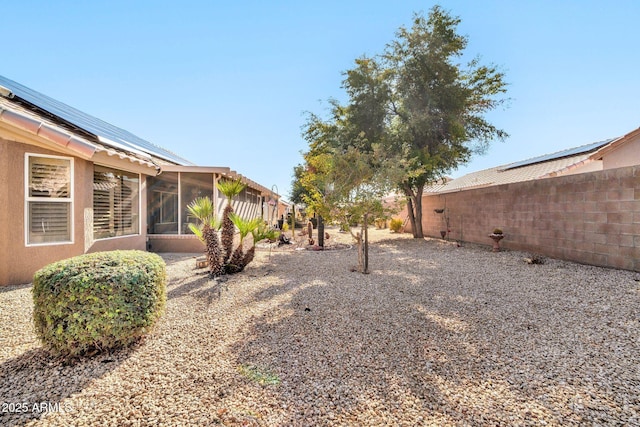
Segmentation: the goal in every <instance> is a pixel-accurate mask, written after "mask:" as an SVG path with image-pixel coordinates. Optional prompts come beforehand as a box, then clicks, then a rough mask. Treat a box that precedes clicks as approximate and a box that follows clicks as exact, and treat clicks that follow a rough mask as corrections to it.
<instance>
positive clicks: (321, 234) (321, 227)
mask: <svg viewBox="0 0 640 427" xmlns="http://www.w3.org/2000/svg"><path fill="white" fill-rule="evenodd" d="M318 246H320V247H321V248H324V220H323V219H322V216H321V215H318Z"/></svg>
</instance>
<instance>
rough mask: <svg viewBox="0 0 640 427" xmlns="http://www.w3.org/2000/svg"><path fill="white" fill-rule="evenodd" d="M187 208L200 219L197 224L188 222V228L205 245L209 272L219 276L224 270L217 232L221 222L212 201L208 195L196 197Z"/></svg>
mask: <svg viewBox="0 0 640 427" xmlns="http://www.w3.org/2000/svg"><path fill="white" fill-rule="evenodd" d="M187 209H188V210H189V213H191V215H193V216H194V217H196V219H198V220H199V221H200V224H198V225H196V224H189V229H191V231H192V232H193V234H195V235H196V236H198V238H199V239H200V241H202V243H204V245H205V253H206V255H207V263H208V264H209V272H210V273H211V275H212V276H214V277H215V276H219V275H220V274H222V273H223V272H224V268H223V260H222V256H221V249H220V242H219V239H218V232H217V230H218V229H219V228H220V225H221V223H220V221H219V220H218V219H217V218H216V216H215V209H214V206H213V202H212V201H211V199H210V198H209V197H198V198H196V199H195V200H193V201H192V202H191V203H190V204H189V205H188V206H187Z"/></svg>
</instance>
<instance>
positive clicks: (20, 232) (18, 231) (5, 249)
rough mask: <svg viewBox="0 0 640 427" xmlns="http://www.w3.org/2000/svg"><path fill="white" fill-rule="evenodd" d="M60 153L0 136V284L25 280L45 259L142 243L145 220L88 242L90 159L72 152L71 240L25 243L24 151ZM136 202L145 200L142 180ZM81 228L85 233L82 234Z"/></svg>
mask: <svg viewBox="0 0 640 427" xmlns="http://www.w3.org/2000/svg"><path fill="white" fill-rule="evenodd" d="M26 153H34V154H48V155H58V156H59V155H61V154H60V153H59V152H55V151H52V150H48V149H45V148H41V147H38V146H35V145H30V144H23V143H21V142H16V141H10V140H7V139H2V138H0V167H1V169H0V200H1V202H0V233H1V235H2V238H1V239H0V286H2V285H15V284H22V283H29V282H31V280H32V278H33V274H34V273H35V272H36V271H37V270H38V269H40V268H42V267H44V266H45V265H47V264H49V263H52V262H55V261H58V260H61V259H65V258H69V257H72V256H76V255H80V254H83V253H85V252H96V251H102V250H112V249H142V250H144V249H145V239H146V236H145V234H144V231H145V230H146V224H144V223H143V224H142V228H141V230H140V231H141V234H140V235H137V236H129V237H120V238H113V239H105V240H99V241H95V242H92V241H91V237H92V229H91V228H85V216H86V217H87V219H88V220H89V221H90V219H91V218H92V210H91V207H92V206H93V163H92V162H90V161H86V160H83V159H80V158H77V157H74V168H73V169H74V200H73V220H74V228H73V243H71V244H55V245H43V246H29V247H27V246H26V242H25V223H24V212H25V203H24V195H25V189H24V185H25V184H24V173H25V171H24V163H25V160H24V159H25V154H26ZM141 194H142V198H141V205H142V206H145V204H146V198H145V193H144V186H142V188H141ZM87 233H89V234H88V235H87Z"/></svg>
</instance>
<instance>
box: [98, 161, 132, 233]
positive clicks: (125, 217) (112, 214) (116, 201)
mask: <svg viewBox="0 0 640 427" xmlns="http://www.w3.org/2000/svg"><path fill="white" fill-rule="evenodd" d="M139 194H140V176H139V175H138V174H136V173H132V172H126V171H122V170H117V169H111V168H107V167H104V166H98V165H96V166H94V170H93V238H94V239H104V238H108V237H119V236H127V235H131V234H138V233H139V231H140V196H139Z"/></svg>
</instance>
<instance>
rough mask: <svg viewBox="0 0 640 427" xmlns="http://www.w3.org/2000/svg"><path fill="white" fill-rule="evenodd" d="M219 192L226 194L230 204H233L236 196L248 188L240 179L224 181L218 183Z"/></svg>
mask: <svg viewBox="0 0 640 427" xmlns="http://www.w3.org/2000/svg"><path fill="white" fill-rule="evenodd" d="M216 186H217V187H218V190H220V191H221V192H222V194H224V195H225V196H226V197H227V199H228V201H229V203H231V199H233V197H234V196H237V195H238V194H240V193H241V192H242V190H244V189H245V188H246V186H247V185H246V184H243V183H242V180H241V179H240V178H238V179H235V180H234V179H223V180H220V181H218V183H217V185H216Z"/></svg>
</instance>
